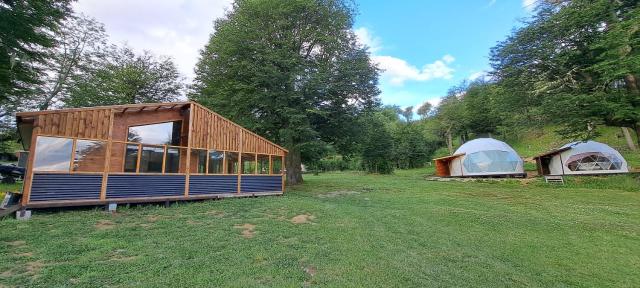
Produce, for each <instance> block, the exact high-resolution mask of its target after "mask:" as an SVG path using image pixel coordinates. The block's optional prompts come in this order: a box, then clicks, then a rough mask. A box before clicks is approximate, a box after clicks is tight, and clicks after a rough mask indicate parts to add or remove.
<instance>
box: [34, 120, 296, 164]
mask: <svg viewBox="0 0 640 288" xmlns="http://www.w3.org/2000/svg"><path fill="white" fill-rule="evenodd" d="M176 121H180V120H169V121H159V122H154V123H144V124H140V125H132V126H134V127H135V126H144V125H149V124H158V123H165V122H176ZM129 127H130V126H127V131H128V129H129ZM38 137H49V138H61V139H67V140H71V141H72V147H71V153H70V158H69V169H67V170H64V171H60V170H58V171H55V170H36V169H34V167H31V168H30V169H31V171H32V173H49V174H56V173H58V174H94V175H95V174H104V173H107V174H109V175H122V174H127V175H132V174H133V175H135V174H141V175H187V174H189V175H191V174H194V175H238V176H240V175H258V176H282V175H284V172H285V170H284V155H281V154H271V153H257V152H246V153H243V152H241V151H238V150H223V149H212V148H197V147H189V146H177V145H161V144H144V143H140V142H130V141H121V140H106V139H96V138H87V137H65V136H60V135H51V134H37V135H35V142H34V143H33V151H34V153H33V157H34V160H33V163H34V164H32V165H35V160H36V159H35V158H37V157H38V156H37V154H36V153H35V151H36V149H37V146H38V145H37V139H38ZM181 137H182V135H181ZM77 141H94V142H101V143H104V144H105V145H106V146H110V148H111V151H112V152H113V149H114V145H113V144H121V145H122V147H121V148H120V149H122V163H121V165H120V169H119V170H120V171H119V172H113V171H112V170H111V168H109V169H106V162H107V161H109V163H110V164H109V166H110V167H112V165H111V155H107V154H106V151H105V155H104V162H105V166H104V168H103V169H102V170H101V171H98V172H87V171H74V169H73V165H74V160H75V157H76V151H75V150H76V149H77ZM129 145H134V146H136V147H137V148H138V155H137V159H136V162H135V165H136V169H135V170H136V171H135V172H124V166H125V162H126V161H125V159H126V151H127V146H129ZM143 146H152V147H162V148H163V157H162V172H161V173H159V172H140V158H141V157H142V154H141V153H140V152H141V151H142V147H143ZM169 149H177V150H178V151H179V152H178V155H179V156H180V157H183V155H182V153H183V152H184V153H185V154H184V155H187V154H188V153H189V152H188V151H189V150H204V151H206V156H207V157H206V163H205V165H206V167H205V173H193V172H191V171H190V172H189V173H187V172H186V171H183V172H167V171H166V169H167V166H166V164H167V154H168V150H169ZM212 151H215V152H219V153H222V160H223V164H222V165H223V166H222V169H223V171H222V173H209V160H210V159H209V153H210V152H212ZM227 153H229V154H235V155H236V156H237V162H238V166H237V168H238V171H236V172H235V173H229V171H228V169H227V168H228V167H227V166H228V160H229V159H228V157H227V155H228V154H227ZM110 154H112V153H110ZM243 154H252V155H253V156H254V161H253V163H254V164H255V168H254V171H253V173H250V174H244V173H242V172H243V171H242V170H243V163H242V157H243ZM258 155H263V156H268V157H269V173H267V174H259V173H258V172H257V169H258ZM187 156H189V155H187ZM274 157H279V158H280V160H281V162H280V167H281V168H280V169H281V173H279V174H275V173H273V163H274V161H273V159H274ZM178 163H179V164H178V165H180V161H179V162H178ZM178 170H180V166H178ZM185 170H186V167H185Z"/></svg>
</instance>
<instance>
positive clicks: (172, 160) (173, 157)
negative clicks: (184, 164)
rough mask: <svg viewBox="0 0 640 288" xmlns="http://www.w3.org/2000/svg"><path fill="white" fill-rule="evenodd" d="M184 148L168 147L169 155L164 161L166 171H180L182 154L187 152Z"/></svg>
mask: <svg viewBox="0 0 640 288" xmlns="http://www.w3.org/2000/svg"><path fill="white" fill-rule="evenodd" d="M184 150H185V149H182V148H174V147H167V155H166V156H165V163H164V172H165V173H179V172H180V156H181V155H183V154H184V153H185V152H184ZM185 159H186V158H185Z"/></svg>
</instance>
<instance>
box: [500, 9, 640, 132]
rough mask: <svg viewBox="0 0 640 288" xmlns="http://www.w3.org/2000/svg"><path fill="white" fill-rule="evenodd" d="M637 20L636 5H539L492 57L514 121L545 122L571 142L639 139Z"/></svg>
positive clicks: (639, 45)
mask: <svg viewBox="0 0 640 288" xmlns="http://www.w3.org/2000/svg"><path fill="white" fill-rule="evenodd" d="M639 15H640V6H639V5H638V3H637V1H608V0H598V1H587V0H573V1H559V2H555V1H540V5H539V8H538V11H537V13H536V15H534V16H533V18H532V19H531V20H530V21H529V22H528V23H526V25H525V26H524V27H522V28H520V29H517V30H516V31H515V32H514V33H513V35H511V36H510V37H509V38H508V39H507V40H505V41H504V42H502V43H500V44H499V45H498V46H496V47H495V48H494V49H493V50H492V57H491V59H492V62H493V67H494V70H495V73H494V76H495V77H496V80H497V81H498V85H499V86H500V87H501V88H502V89H504V90H505V92H506V94H503V95H504V96H507V97H504V98H503V99H504V100H505V102H506V103H510V104H511V105H510V106H509V107H510V108H511V109H512V110H511V111H512V113H510V114H512V115H517V114H521V115H525V117H526V118H529V119H532V120H533V119H535V117H536V116H535V115H536V114H543V117H542V119H543V120H548V121H552V122H553V123H556V124H558V125H562V126H563V127H562V129H560V130H559V132H560V133H561V134H562V135H563V136H564V137H566V138H569V139H591V138H593V137H595V136H597V134H596V132H597V129H595V127H596V126H597V125H610V126H626V127H635V128H636V131H637V132H640V129H637V127H638V125H639V123H640V90H639V89H638V80H639V77H640V76H639V75H638V71H640V40H638V39H640V26H639V25H640V24H639V23H640V21H639V19H640V16H639ZM518 103H520V104H518ZM538 118H540V117H539V116H538ZM532 122H533V121H532ZM639 136H640V135H639Z"/></svg>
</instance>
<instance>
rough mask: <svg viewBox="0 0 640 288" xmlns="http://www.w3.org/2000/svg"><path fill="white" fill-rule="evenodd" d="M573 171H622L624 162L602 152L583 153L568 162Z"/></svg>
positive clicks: (572, 157)
mask: <svg viewBox="0 0 640 288" xmlns="http://www.w3.org/2000/svg"><path fill="white" fill-rule="evenodd" d="M567 167H569V169H571V171H594V170H620V167H622V161H621V160H620V159H618V157H616V156H615V155H604V154H602V153H600V152H595V153H581V154H577V155H573V156H571V157H570V158H569V159H568V160H567Z"/></svg>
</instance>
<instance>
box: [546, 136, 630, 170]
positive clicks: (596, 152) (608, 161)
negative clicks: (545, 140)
mask: <svg viewBox="0 0 640 288" xmlns="http://www.w3.org/2000/svg"><path fill="white" fill-rule="evenodd" d="M541 164H542V165H545V164H546V167H542V172H543V173H542V174H545V175H586V174H613V173H627V172H629V167H628V166H627V161H625V160H624V158H623V157H622V155H621V154H620V152H618V151H616V150H615V149H613V148H611V147H610V146H609V145H607V144H603V143H600V142H596V141H586V142H572V143H569V144H566V145H564V146H562V147H561V148H560V149H557V150H556V153H553V154H549V155H548V160H546V161H541Z"/></svg>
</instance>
